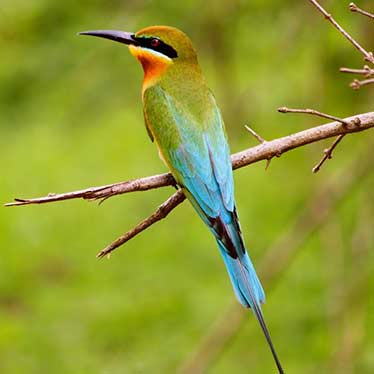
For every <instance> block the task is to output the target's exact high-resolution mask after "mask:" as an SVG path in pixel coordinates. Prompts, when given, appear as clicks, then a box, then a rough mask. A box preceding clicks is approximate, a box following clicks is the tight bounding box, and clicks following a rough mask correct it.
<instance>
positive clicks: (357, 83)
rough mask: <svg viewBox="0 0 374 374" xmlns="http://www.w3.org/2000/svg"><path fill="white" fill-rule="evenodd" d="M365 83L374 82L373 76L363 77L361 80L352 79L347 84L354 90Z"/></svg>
mask: <svg viewBox="0 0 374 374" xmlns="http://www.w3.org/2000/svg"><path fill="white" fill-rule="evenodd" d="M366 84H374V78H371V79H365V80H362V81H359V80H358V79H354V80H353V81H352V83H351V84H350V85H349V86H350V87H352V88H353V89H354V90H359V89H360V88H361V87H362V86H365V85H366Z"/></svg>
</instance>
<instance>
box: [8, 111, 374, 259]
mask: <svg viewBox="0 0 374 374" xmlns="http://www.w3.org/2000/svg"><path fill="white" fill-rule="evenodd" d="M279 111H280V112H282V113H307V114H313V115H317V116H319V117H324V118H329V119H334V120H335V121H334V122H330V123H327V124H325V125H321V126H317V127H313V128H310V129H308V130H304V131H300V132H298V133H295V134H292V135H288V136H285V137H283V138H279V139H275V140H272V141H266V140H264V139H263V138H262V137H261V136H259V135H258V134H257V133H256V132H255V131H254V130H252V129H249V128H248V127H247V130H248V131H249V132H250V133H251V134H252V135H253V136H254V137H255V138H256V139H257V140H258V141H259V142H260V144H259V145H258V146H255V147H252V148H249V149H246V150H244V151H242V152H239V153H236V154H234V155H232V156H231V160H232V165H233V169H238V168H241V167H244V166H246V165H249V164H252V163H255V162H258V161H261V160H267V166H268V164H269V162H270V160H271V159H272V158H273V157H279V156H280V155H282V154H283V153H285V152H288V151H290V150H291V149H295V148H297V147H301V146H303V145H306V144H309V143H313V142H316V141H319V140H321V139H326V138H329V137H332V136H336V135H339V138H338V139H337V140H336V141H335V142H334V143H333V145H332V146H331V147H330V148H329V149H328V150H326V151H325V156H324V158H323V159H322V160H321V162H320V163H319V164H318V165H317V166H318V169H319V167H320V166H321V165H322V164H323V162H324V161H325V160H326V159H328V158H331V153H332V151H333V150H334V148H335V147H336V146H337V144H338V143H339V141H340V140H341V138H343V136H344V135H346V134H348V133H353V132H358V131H363V130H367V129H369V128H373V127H374V112H369V113H363V114H359V115H356V116H352V117H348V118H344V119H340V118H337V117H333V116H331V115H328V114H324V113H321V112H318V111H315V110H312V109H289V108H286V107H282V108H279ZM315 169H316V168H314V169H313V171H314V172H315V171H317V170H315ZM170 185H174V186H175V185H176V182H175V180H174V178H173V177H172V175H171V174H170V173H166V174H158V175H154V176H151V177H145V178H140V179H135V180H130V181H126V182H120V183H114V184H110V185H105V186H99V187H90V188H87V189H84V190H79V191H73V192H67V193H62V194H48V195H47V196H44V197H39V198H35V199H15V202H12V203H8V204H5V206H19V205H29V204H43V203H49V202H55V201H60V200H68V199H77V198H83V199H86V200H101V201H103V200H105V199H107V198H109V197H111V196H115V195H120V194H124V193H128V192H135V191H146V190H149V189H154V188H160V187H164V186H170ZM184 200H185V196H184V194H183V191H182V190H179V191H177V192H176V193H174V194H173V195H172V196H171V197H170V198H169V199H168V200H166V201H165V202H164V203H163V204H161V205H160V206H159V207H158V209H157V210H156V211H155V212H154V213H153V214H152V215H151V216H149V217H148V218H146V219H144V220H143V221H141V222H140V223H139V224H138V225H136V226H135V227H134V228H133V229H131V230H129V231H128V232H126V233H125V234H123V235H121V236H120V237H119V238H118V239H116V240H115V241H114V242H113V243H111V244H110V245H108V246H107V247H105V248H104V249H103V250H102V251H100V252H99V253H98V255H97V257H99V258H101V257H104V256H106V255H109V254H110V253H111V252H113V251H114V250H115V249H116V248H118V247H119V246H121V245H122V244H124V243H126V242H127V241H129V240H130V239H132V238H133V237H134V236H136V235H137V234H139V233H141V232H142V231H144V230H145V229H147V228H148V227H150V226H151V225H153V224H154V223H156V222H158V221H160V220H161V219H163V218H165V217H166V216H167V215H168V214H169V213H170V212H171V211H172V210H173V209H174V208H175V207H177V206H178V205H179V204H181V203H182V202H183V201H184Z"/></svg>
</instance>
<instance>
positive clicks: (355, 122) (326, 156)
mask: <svg viewBox="0 0 374 374" xmlns="http://www.w3.org/2000/svg"><path fill="white" fill-rule="evenodd" d="M278 111H279V112H281V113H306V114H312V115H315V116H318V117H323V118H329V119H333V120H335V121H338V122H340V123H341V124H342V125H344V126H348V125H349V122H348V121H347V120H345V119H341V118H338V117H335V116H331V115H330V114H326V113H321V112H318V111H317V110H314V109H290V108H286V107H282V108H279V109H278ZM350 122H351V124H353V125H355V126H359V125H360V119H359V118H354V119H353V120H352V121H350ZM344 136H345V134H340V135H339V136H338V137H337V138H336V139H335V141H334V142H333V143H332V145H331V146H330V147H329V148H327V149H325V150H324V151H323V153H324V156H323V157H322V159H321V161H319V162H318V164H317V165H316V166H315V167H314V168H313V169H312V172H313V173H317V172H318V171H319V170H320V169H321V166H322V165H323V164H324V163H325V162H326V160H328V159H331V158H332V152H333V150H334V149H335V148H336V146H337V145H338V144H339V143H340V141H341V140H342V139H343V138H344Z"/></svg>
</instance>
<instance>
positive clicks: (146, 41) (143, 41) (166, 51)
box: [133, 36, 178, 58]
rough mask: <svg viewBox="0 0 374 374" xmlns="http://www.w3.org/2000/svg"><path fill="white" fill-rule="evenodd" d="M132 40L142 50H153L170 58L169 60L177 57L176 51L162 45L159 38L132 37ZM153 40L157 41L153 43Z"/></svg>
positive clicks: (164, 44)
mask: <svg viewBox="0 0 374 374" xmlns="http://www.w3.org/2000/svg"><path fill="white" fill-rule="evenodd" d="M133 39H134V40H136V41H137V42H138V45H139V46H141V47H144V48H149V49H153V50H154V51H157V52H160V53H162V54H163V55H165V56H167V57H170V58H176V57H178V53H177V51H176V50H175V49H174V48H173V47H172V46H170V45H168V44H166V43H164V42H163V41H162V40H160V39H159V38H149V37H146V36H141V37H135V36H134V37H133ZM155 40H157V41H158V43H157V42H155Z"/></svg>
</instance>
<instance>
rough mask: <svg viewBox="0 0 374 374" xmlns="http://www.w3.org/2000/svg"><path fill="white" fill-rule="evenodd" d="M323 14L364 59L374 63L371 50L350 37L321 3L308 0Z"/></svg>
mask: <svg viewBox="0 0 374 374" xmlns="http://www.w3.org/2000/svg"><path fill="white" fill-rule="evenodd" d="M309 1H310V2H311V3H312V4H313V5H314V6H315V7H316V8H317V9H318V10H319V11H320V12H321V13H322V14H323V15H324V17H325V18H326V19H327V20H328V21H329V22H330V23H331V24H332V25H333V26H334V27H335V28H336V29H337V30H338V31H339V32H340V33H341V34H342V35H343V36H344V37H345V38H346V39H347V40H348V41H349V42H351V43H352V44H353V45H354V46H355V48H356V49H358V50H359V51H360V52H361V53H362V54H363V55H364V56H365V60H366V61H369V62H371V63H372V64H374V55H373V52H368V51H366V50H365V49H364V48H363V47H362V46H361V45H360V44H359V43H358V42H356V40H354V39H353V38H352V36H351V35H349V34H348V33H347V32H346V31H345V30H344V29H343V28H342V27H341V26H340V25H339V24H338V23H337V22H336V21H335V20H334V18H333V17H332V16H331V14H329V13H328V12H327V11H326V10H325V9H324V8H323V7H322V5H321V4H319V3H318V1H316V0H309Z"/></svg>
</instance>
